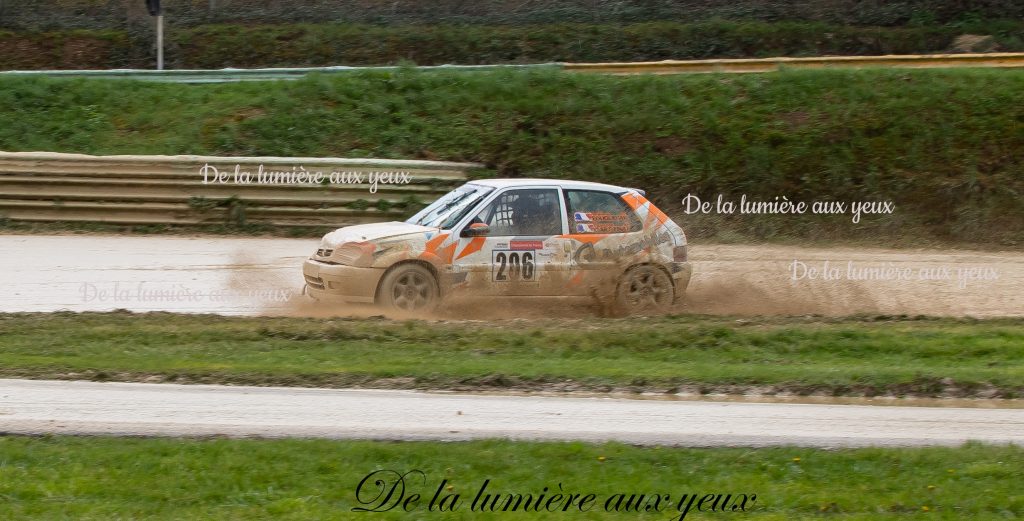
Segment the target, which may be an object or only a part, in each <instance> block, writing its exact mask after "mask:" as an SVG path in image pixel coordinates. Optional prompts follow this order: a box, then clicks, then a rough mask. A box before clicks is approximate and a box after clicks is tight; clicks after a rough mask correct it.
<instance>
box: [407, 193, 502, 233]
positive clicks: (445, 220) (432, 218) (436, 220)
mask: <svg viewBox="0 0 1024 521" xmlns="http://www.w3.org/2000/svg"><path fill="white" fill-rule="evenodd" d="M492 191H494V188H490V187H487V186H482V185H475V184H464V185H462V186H460V187H458V188H456V189H455V190H452V191H451V192H448V193H447V194H445V195H444V196H442V197H441V198H440V199H438V200H436V201H434V202H433V203H431V204H430V206H428V207H426V208H424V209H422V210H420V211H419V213H417V214H416V215H414V216H412V217H410V218H409V220H407V221H405V222H407V223H409V224H419V225H421V226H432V227H434V228H441V229H442V230H447V229H450V228H451V227H452V226H455V224H456V223H458V222H459V221H460V220H461V219H462V218H463V217H464V216H465V215H466V214H467V213H468V212H469V211H470V210H472V209H473V208H474V207H476V205H477V203H479V202H480V200H481V199H483V198H484V197H485V196H486V195H487V194H489V193H491V192H492Z"/></svg>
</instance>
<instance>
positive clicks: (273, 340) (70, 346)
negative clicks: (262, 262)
mask: <svg viewBox="0 0 1024 521" xmlns="http://www.w3.org/2000/svg"><path fill="white" fill-rule="evenodd" d="M0 345H2V346H3V349H2V350H0V375H2V376H6V377H23V378H61V379H93V380H120V381H156V382H180V383H226V384H249V385H286V386H323V387H374V388H424V389H461V390H480V389H482V390H488V389H490V390H544V391H637V392H639V391H644V392H697V393H710V392H729V393H741V392H750V391H757V392H762V393H768V394H771V393H780V392H786V393H797V394H811V393H815V394H826V395H868V396H874V395H886V394H888V395H899V396H902V395H914V396H961V397H963V396H966V397H973V396H984V397H1019V396H1020V395H1021V393H1024V387H1022V382H1024V319H991V320H958V319H929V318H918V319H914V318H909V317H853V318H842V319H824V318H815V317H804V318H800V317H797V318H764V319H733V318H728V317H703V316H667V317H659V318H632V319H618V320H609V319H601V320H590V319H562V320H530V321H526V320H505V321H494V322H481V321H437V320H434V321H425V320H401V321H399V320H388V319H383V318H333V319H323V318H320V319H314V318H239V317H233V318H229V317H221V316H213V315H199V316H196V315H176V314H170V313H148V314H132V313H127V312H124V313H122V312H114V313H82V314H74V313H56V314H45V313H40V314H6V315H0Z"/></svg>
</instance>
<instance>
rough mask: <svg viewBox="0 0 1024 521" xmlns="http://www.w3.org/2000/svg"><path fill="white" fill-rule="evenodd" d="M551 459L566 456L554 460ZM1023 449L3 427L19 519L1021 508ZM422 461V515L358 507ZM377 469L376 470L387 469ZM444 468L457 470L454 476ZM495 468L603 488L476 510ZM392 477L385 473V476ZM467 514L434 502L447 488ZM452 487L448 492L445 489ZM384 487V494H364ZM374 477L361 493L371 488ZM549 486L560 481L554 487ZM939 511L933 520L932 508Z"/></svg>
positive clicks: (760, 514) (0, 508)
mask: <svg viewBox="0 0 1024 521" xmlns="http://www.w3.org/2000/svg"><path fill="white" fill-rule="evenodd" d="M553 462H558V463H557V465H556V464H554V463H553ZM1021 468H1024V450H1022V449H1021V448H1020V447H1012V446H1010V447H994V446H982V445H967V446H964V447H960V448H927V449H856V450H835V451H825V450H813V449H800V448H773V449H758V450H746V449H680V448H667V447H661V448H639V447H630V446H625V445H621V444H605V445H588V444H582V443H511V442H502V441H479V442H468V443H420V442H417V443H380V442H362V441H358V442H357V441H324V440H276V441H269V440H223V439H221V440H171V439H137V438H136V439H118V438H74V437H44V438H22V437H4V438H0V497H2V498H3V501H0V516H2V517H4V518H6V519H81V520H90V519H95V520H104V521H106V520H110V519H175V520H177V519H275V520H276V519H302V520H308V519H362V518H366V519H370V518H372V519H650V520H668V519H679V518H680V515H681V514H680V513H679V512H678V510H677V508H676V505H677V504H678V500H679V499H680V497H681V496H682V495H683V494H698V495H699V496H701V497H703V495H705V494H716V493H717V494H732V495H734V497H737V496H736V495H738V494H747V495H748V499H750V498H751V496H752V495H756V498H753V499H751V500H750V502H749V503H748V504H747V508H746V511H745V512H743V511H736V512H726V513H721V512H719V513H716V514H710V513H707V512H703V513H701V512H697V511H696V508H693V509H692V510H691V511H690V512H689V513H688V514H687V515H686V516H685V519H718V518H722V519H726V518H728V519H758V520H787V519H843V520H875V519H911V518H913V519H918V518H926V519H957V520H959V519H1016V518H1019V517H1020V516H1024V495H1022V493H1021V490H1020V487H1019V480H1017V479H1016V478H1018V477H1019V474H1020V471H1021ZM414 469H415V470H420V471H422V472H423V473H424V476H425V479H420V480H416V479H413V478H412V477H410V478H409V480H408V483H407V485H408V488H407V490H406V497H408V496H409V495H411V494H414V493H419V494H421V496H422V499H421V500H420V502H419V503H418V504H416V505H417V506H418V508H416V509H414V510H412V511H411V512H408V513H404V512H401V513H399V512H395V511H392V512H389V513H356V512H353V511H352V508H354V507H357V506H361V505H360V504H359V502H358V500H357V498H356V488H357V486H358V484H359V482H360V480H361V479H363V477H365V476H366V475H368V474H370V473H372V472H374V471H377V470H394V471H398V472H400V473H405V472H408V471H411V470H414ZM385 476H386V475H385V474H378V475H377V476H375V477H385ZM444 480H447V481H446V482H444ZM485 480H490V483H489V484H488V491H489V492H492V493H501V494H511V493H518V494H533V495H534V496H536V495H537V494H539V493H541V492H542V490H543V488H544V487H548V489H549V491H551V490H552V489H554V490H553V492H557V487H558V485H559V484H561V485H562V487H563V490H565V491H566V492H567V493H578V494H594V495H595V496H596V497H595V501H594V503H593V506H592V508H591V510H590V511H588V512H580V511H579V510H576V511H575V512H573V511H570V512H557V513H547V512H542V513H534V512H530V513H526V512H521V511H520V512H516V513H506V514H500V513H499V514H491V513H480V512H470V511H469V509H470V507H471V503H472V500H473V497H474V496H475V495H476V493H477V491H478V490H479V487H480V486H481V485H482V484H483V482H484V481H485ZM393 482H394V480H390V481H388V486H389V485H390V484H391V483H393ZM443 482H444V484H445V485H446V487H445V490H443V494H452V495H454V494H458V495H459V503H458V505H459V506H458V508H457V509H456V511H455V512H444V513H442V512H438V511H437V510H435V511H428V508H429V503H430V500H431V498H432V497H433V496H434V492H435V491H436V490H437V489H438V487H439V486H441V485H442V483H443ZM447 485H450V486H451V487H452V488H451V490H448V489H447ZM367 492H372V493H369V494H368V493H367ZM375 493H376V490H375V489H374V490H369V489H367V490H363V496H362V497H363V498H364V500H368V498H372V497H373V496H374V495H375ZM551 494H552V492H549V493H548V496H547V497H550V496H551ZM614 494H625V495H626V497H628V496H629V495H630V494H645V495H646V497H647V498H650V496H651V495H652V494H668V495H669V496H670V502H662V503H661V504H660V512H605V511H604V504H605V502H606V501H607V500H608V499H609V498H611V497H612V496H613V495H614ZM925 516H927V517H925Z"/></svg>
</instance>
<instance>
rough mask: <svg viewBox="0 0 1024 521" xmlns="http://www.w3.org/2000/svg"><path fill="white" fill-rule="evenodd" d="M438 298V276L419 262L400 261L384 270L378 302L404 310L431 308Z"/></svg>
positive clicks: (390, 307) (439, 295) (408, 311)
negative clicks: (393, 266)
mask: <svg viewBox="0 0 1024 521" xmlns="http://www.w3.org/2000/svg"><path fill="white" fill-rule="evenodd" d="M440 300H441V292H440V290H439V289H438V287H437V279H436V278H435V277H434V274H433V273H431V272H430V270H428V269H427V268H425V267H423V266H420V265H419V264H400V265H398V266H396V267H395V268H393V269H391V270H390V271H388V272H387V273H385V274H384V278H383V279H381V282H380V290H379V291H378V294H377V304H378V305H380V306H383V307H385V308H387V309H391V310H396V311H402V312H407V313H427V312H430V311H433V310H434V308H436V307H437V305H438V303H439V302H440Z"/></svg>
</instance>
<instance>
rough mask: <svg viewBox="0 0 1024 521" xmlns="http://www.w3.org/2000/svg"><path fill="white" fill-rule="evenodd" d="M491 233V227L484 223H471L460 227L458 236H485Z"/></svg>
mask: <svg viewBox="0 0 1024 521" xmlns="http://www.w3.org/2000/svg"><path fill="white" fill-rule="evenodd" d="M490 234H491V227H490V226H487V225H486V224H484V223H473V224H471V225H469V226H467V227H465V228H463V229H462V233H460V234H459V236H460V237H486V236H488V235H490Z"/></svg>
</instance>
